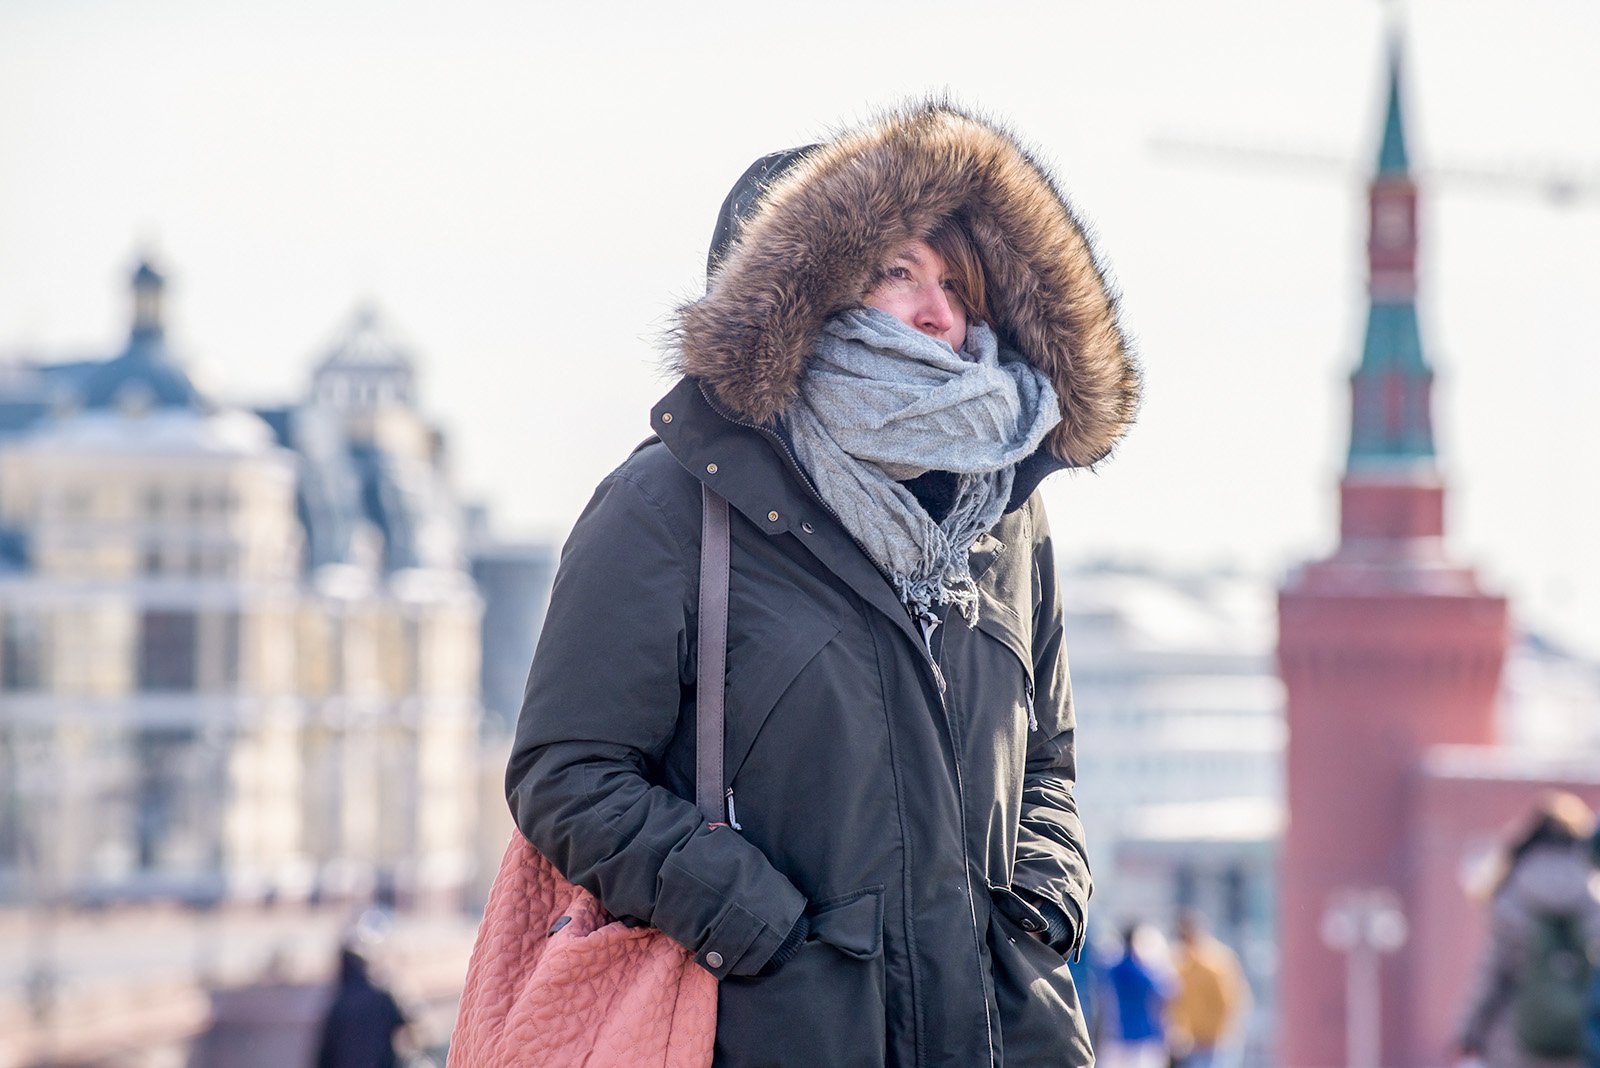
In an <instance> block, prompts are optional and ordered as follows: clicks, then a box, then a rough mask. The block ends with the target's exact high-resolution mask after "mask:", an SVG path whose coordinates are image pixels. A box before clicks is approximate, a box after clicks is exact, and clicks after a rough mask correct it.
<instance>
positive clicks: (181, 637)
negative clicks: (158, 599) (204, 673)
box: [139, 612, 198, 690]
mask: <svg viewBox="0 0 1600 1068" xmlns="http://www.w3.org/2000/svg"><path fill="white" fill-rule="evenodd" d="M195 638H196V627H195V617H194V613H193V612H146V613H144V615H143V616H142V617H141V618H140V621H139V689H141V690H193V689H194V688H195V681H196V672H195V668H196V661H197V659H198V658H197V657H196V655H195V653H196V649H195Z"/></svg>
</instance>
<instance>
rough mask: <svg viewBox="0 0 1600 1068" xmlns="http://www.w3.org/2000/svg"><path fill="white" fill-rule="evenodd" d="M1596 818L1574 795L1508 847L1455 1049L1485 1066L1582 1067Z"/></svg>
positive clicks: (1595, 951) (1555, 801)
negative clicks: (1485, 944) (1483, 950)
mask: <svg viewBox="0 0 1600 1068" xmlns="http://www.w3.org/2000/svg"><path fill="white" fill-rule="evenodd" d="M1594 831H1595V817H1594V813H1593V812H1592V811H1590V809H1589V806H1588V805H1586V804H1584V802H1583V801H1582V800H1581V799H1580V798H1578V797H1576V796H1575V795H1573V794H1568V793H1555V794H1551V795H1550V796H1548V797H1546V798H1545V799H1543V800H1542V801H1541V802H1540V804H1539V805H1538V806H1537V807H1536V808H1535V810H1534V812H1533V813H1532V815H1531V816H1530V818H1529V820H1528V822H1527V824H1526V825H1525V826H1524V827H1523V829H1522V830H1521V831H1520V832H1519V833H1518V834H1517V835H1516V836H1515V837H1514V838H1513V839H1512V840H1511V841H1510V843H1509V844H1508V847H1507V850H1506V855H1505V858H1504V860H1503V862H1502V874H1501V877H1500V880H1499V883H1498V885H1497V887H1496V889H1495V891H1494V897H1493V900H1492V902H1491V905H1490V910H1489V947H1488V950H1487V952H1486V954H1485V956H1484V961H1483V966H1482V968H1481V971H1480V974H1479V977H1478V984H1477V988H1476V990H1475V992H1474V993H1473V995H1472V999H1471V1001H1470V1002H1469V1005H1468V1012H1467V1020H1466V1025H1465V1027H1464V1028H1463V1030H1462V1035H1461V1043H1460V1046H1461V1052H1462V1053H1463V1055H1465V1056H1468V1057H1477V1058H1480V1059H1482V1061H1483V1062H1484V1064H1485V1065H1487V1066H1488V1068H1535V1066H1536V1068H1581V1066H1582V1065H1583V1063H1584V1049H1583V1047H1584V1029H1585V1015H1586V1012H1587V1005H1588V1000H1589V996H1590V994H1589V991H1590V986H1591V980H1592V977H1593V971H1594V966H1595V962H1596V961H1597V960H1600V893H1597V891H1596V887H1595V883H1594V869H1593V865H1592V863H1591V858H1590V852H1589V851H1590V845H1589V840H1590V836H1591V835H1592V834H1594Z"/></svg>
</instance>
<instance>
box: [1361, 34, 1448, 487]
mask: <svg viewBox="0 0 1600 1068" xmlns="http://www.w3.org/2000/svg"><path fill="white" fill-rule="evenodd" d="M1400 67H1401V48H1400V43H1399V41H1398V39H1395V40H1392V41H1391V43H1390V46H1389V70H1388V99H1387V101H1386V103H1385V108H1384V122H1383V140H1382V143H1381V144H1380V146H1379V149H1378V159H1377V169H1376V171H1375V173H1374V175H1373V178H1372V183H1371V186H1370V192H1369V194H1368V202H1369V206H1370V209H1371V220H1370V229H1369V231H1368V234H1369V236H1368V241H1367V265H1368V276H1367V277H1368V281H1367V291H1368V296H1369V304H1368V310H1367V332H1366V341H1365V344H1364V345H1363V346H1362V351H1361V365H1360V366H1359V367H1358V368H1357V369H1356V372H1355V374H1354V375H1353V376H1352V377H1351V382H1350V384H1351V400H1352V405H1351V427H1350V454H1349V467H1350V468H1351V469H1352V470H1354V469H1358V468H1373V467H1389V466H1393V465H1395V464H1397V463H1401V464H1407V465H1410V464H1415V463H1417V462H1419V461H1420V462H1423V463H1427V464H1431V463H1432V461H1433V459H1434V446H1433V416H1432V410H1431V409H1432V399H1431V398H1432V392H1433V388H1432V387H1433V371H1432V370H1431V369H1430V368H1429V366H1428V361H1427V358H1426V357H1425V356H1424V355H1423V348H1422V336H1421V331H1420V330H1419V328H1418V325H1417V304H1416V291H1417V272H1416V264H1417V226H1416V219H1417V187H1416V184H1415V183H1414V182H1413V181H1412V180H1411V174H1410V168H1409V160H1408V157H1407V153H1406V138H1405V122H1404V113H1403V110H1402V108H1401V97H1400V84H1401V77H1400Z"/></svg>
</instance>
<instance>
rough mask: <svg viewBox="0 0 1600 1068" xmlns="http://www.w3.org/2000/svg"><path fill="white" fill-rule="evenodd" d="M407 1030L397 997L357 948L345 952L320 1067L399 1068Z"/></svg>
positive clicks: (325, 1022) (324, 1030)
mask: <svg viewBox="0 0 1600 1068" xmlns="http://www.w3.org/2000/svg"><path fill="white" fill-rule="evenodd" d="M405 1028H406V1016H405V1013H403V1012H401V1011H400V1004H399V1002H397V1001H396V1000H395V998H394V995H393V994H391V993H389V991H388V990H386V989H384V988H383V986H381V985H380V984H378V983H377V982H375V981H374V980H373V978H372V976H371V975H370V974H369V972H368V967H367V959H366V957H365V956H364V955H363V953H362V951H361V949H360V948H358V946H356V945H355V944H346V945H344V946H342V947H340V949H339V978H338V981H337V983H336V984H335V986H334V994H333V1001H332V1002H331V1003H330V1004H329V1005H328V1013H327V1015H326V1016H325V1017H324V1018H323V1021H322V1034H321V1037H320V1038H319V1040H318V1042H317V1059H316V1063H315V1068H398V1065H399V1064H400V1060H399V1056H398V1054H397V1053H396V1052H395V1039H396V1037H397V1036H398V1035H400V1034H401V1032H402V1031H404V1029H405Z"/></svg>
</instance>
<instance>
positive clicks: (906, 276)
mask: <svg viewBox="0 0 1600 1068" xmlns="http://www.w3.org/2000/svg"><path fill="white" fill-rule="evenodd" d="M883 276H884V277H885V278H893V279H894V280H896V281H897V282H909V281H911V272H910V271H909V270H907V269H906V268H904V267H901V266H900V265H898V264H896V265H894V266H892V267H890V268H889V269H888V270H886V271H884V272H883Z"/></svg>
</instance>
